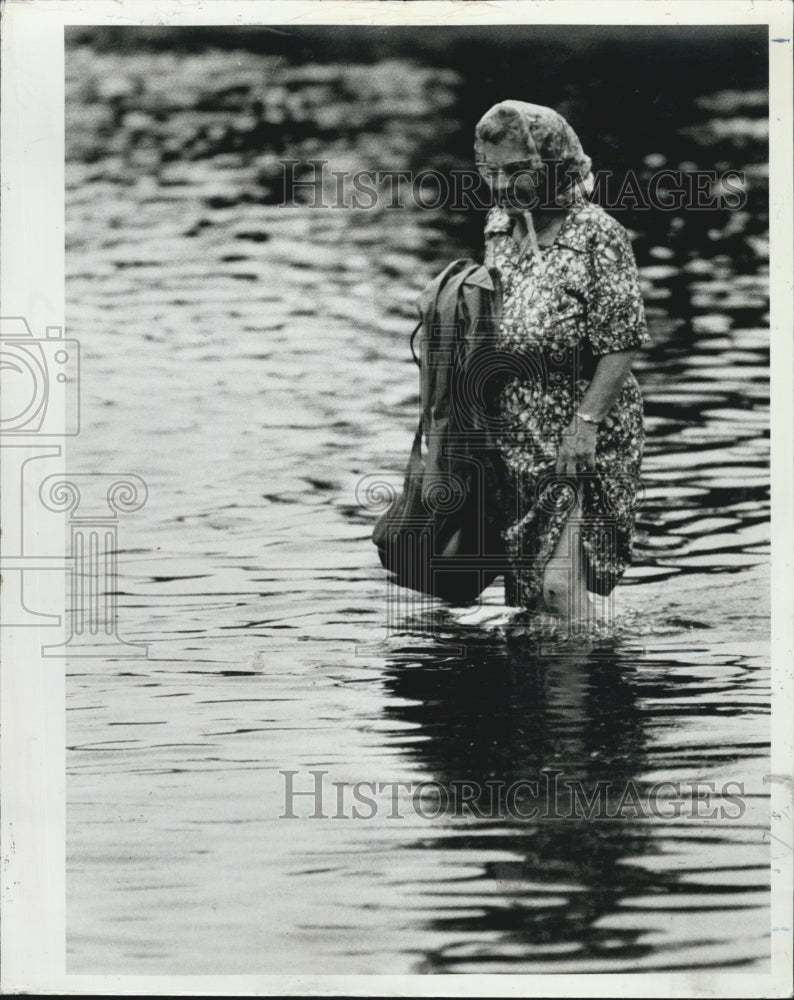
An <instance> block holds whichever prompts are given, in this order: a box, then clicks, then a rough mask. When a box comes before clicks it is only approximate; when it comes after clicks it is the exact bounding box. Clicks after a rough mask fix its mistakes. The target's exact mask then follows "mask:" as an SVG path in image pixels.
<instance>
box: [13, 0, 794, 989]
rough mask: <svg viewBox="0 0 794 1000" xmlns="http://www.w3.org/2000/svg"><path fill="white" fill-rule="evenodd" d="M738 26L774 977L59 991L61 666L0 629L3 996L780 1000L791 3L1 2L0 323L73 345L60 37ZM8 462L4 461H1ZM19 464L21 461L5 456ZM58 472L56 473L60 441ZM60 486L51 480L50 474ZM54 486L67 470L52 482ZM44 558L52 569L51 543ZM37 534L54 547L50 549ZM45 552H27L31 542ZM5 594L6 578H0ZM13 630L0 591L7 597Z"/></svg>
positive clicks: (111, 983)
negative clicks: (742, 39) (21, 322)
mask: <svg viewBox="0 0 794 1000" xmlns="http://www.w3.org/2000/svg"><path fill="white" fill-rule="evenodd" d="M511 22H512V23H516V22H520V23H537V24H614V25H623V24H631V25H652V24H664V25H683V24H693V25H706V26H712V25H725V24H733V25H743V24H747V25H750V24H756V25H757V24H766V25H768V28H769V101H770V103H769V117H770V130H771V131H770V242H771V255H770V286H771V287H770V292H771V313H770V337H771V369H770V386H771V396H772V400H771V402H772V409H771V438H772V441H771V453H772V458H771V470H772V475H771V478H772V538H773V539H774V542H773V546H772V556H771V570H772V593H771V598H772V603H771V607H772V667H773V669H772V689H773V692H774V697H773V710H772V732H773V744H772V764H771V773H770V774H769V776H768V779H769V782H770V784H771V815H772V830H771V855H772V862H771V866H772V893H771V902H772V928H771V930H772V934H771V942H772V965H771V970H772V971H771V973H770V974H769V975H768V976H765V975H759V974H758V973H752V974H746V973H745V974H742V973H734V972H715V971H714V970H705V971H703V972H696V971H691V972H687V973H669V974H668V973H654V974H647V975H634V976H625V975H565V974H562V975H533V976H528V975H497V976H488V975H451V976H444V977H437V976H418V975H417V976H386V975H372V976H336V975H333V976H314V975H312V976H307V975H301V974H300V973H298V972H296V974H295V975H290V976H264V975H263V976H257V975H230V976H227V975H223V976H192V975H182V976H127V975H112V976H86V975H67V973H66V950H65V929H66V927H65V921H66V917H65V870H64V869H65V845H64V830H65V773H64V769H65V723H64V702H65V682H64V677H63V661H58V660H49V661H47V660H45V659H42V657H41V655H40V648H41V635H40V633H39V631H38V629H37V628H35V627H27V628H24V627H20V628H16V627H15V626H14V625H13V623H12V624H7V625H6V626H5V627H3V628H2V630H1V632H0V643H1V646H0V649H1V651H2V673H1V674H0V693H1V694H2V708H1V712H2V715H1V717H0V722H1V726H2V728H1V731H2V746H1V748H0V753H1V756H0V782H1V784H0V796H1V800H2V866H1V867H2V897H1V898H2V955H3V965H2V982H1V984H0V986H1V988H2V991H3V992H4V993H14V992H33V993H35V992H42V993H62V994H75V993H86V994H103V993H105V994H106V993H113V994H119V995H123V994H152V995H153V994H160V993H163V994H176V995H178V994H187V993H189V994H204V993H206V994H212V993H214V994H242V995H277V994H293V995H295V994H300V995H304V994H307V995H311V994H337V995H338V994H347V995H353V996H359V995H361V996H364V995H375V996H380V995H384V996H388V995H403V996H450V995H471V996H526V995H546V996H571V995H575V996H583V997H585V996H593V997H595V996H604V995H611V996H642V997H644V996H671V997H683V996H687V997H689V996H703V997H705V996H708V997H713V996H748V997H756V996H758V997H760V996H763V997H777V996H781V997H782V996H788V995H790V991H791V975H792V973H791V967H792V907H791V900H792V887H793V884H794V883H793V882H792V812H793V810H792V794H793V790H794V782H793V780H792V779H793V771H794V748H793V745H792V719H794V702H793V701H792V687H793V686H792V671H791V664H792V660H794V625H793V623H792V613H791V608H792V604H793V603H794V602H793V601H792V570H793V569H794V567H793V566H792V561H793V560H792V555H793V553H794V532H793V530H792V528H793V525H792V520H793V519H792V510H793V509H794V474H793V472H794V469H793V466H794V463H793V462H792V448H791V441H792V427H793V418H792V413H793V410H792V398H793V396H794V393H793V392H792V389H793V387H792V370H794V350H793V349H792V345H793V338H792V330H793V329H794V315H793V312H794V311H793V309H792V285H793V282H792V272H793V270H794V268H793V267H792V245H794V227H793V226H792V205H794V184H793V183H792V182H793V178H794V172H793V167H792V141H791V128H792V118H793V115H792V3H791V2H790V0H754V2H744V0H705V2H703V0H700V2H695V0H669V2H662V0H603V2H600V3H597V4H596V3H593V2H592V0H537V2H535V0H530V2H523V0H491V2H482V3H480V2H476V0H475V2H468V3H461V2H458V0H425V2H415V3H407V2H392V0H385V2H369V0H339V2H331V0H282V2H277V0H204V2H202V3H195V2H193V0H121V2H118V0H7V2H6V4H5V7H4V8H3V11H2V102H1V104H0V115H1V116H2V117H1V118H0V161H1V162H0V179H1V180H0V182H1V183H2V195H3V198H2V217H1V218H0V260H1V261H2V272H0V315H2V316H24V317H26V318H27V320H28V323H29V325H30V327H31V329H32V330H33V332H34V335H36V336H41V333H40V331H43V330H44V329H45V328H46V327H53V326H55V327H57V326H60V327H61V329H66V325H67V324H66V319H67V317H66V316H65V305H64V28H65V27H66V26H68V25H79V24H85V25H88V24H90V25H102V24H105V25H114V26H125V25H130V26H133V25H169V26H176V25H200V26H209V25H223V24H229V25H258V24H261V25H275V24H288V23H289V24H292V25H300V24H307V25H308V24H311V25H322V24H327V25H332V24H366V25H406V24H413V25H423V26H424V25H428V26H429V25H451V24H469V25H478V24H481V25H490V24H493V23H511ZM4 451H5V449H4ZM11 451H13V449H8V452H6V453H5V454H3V456H2V459H3V462H2V466H0V472H2V479H3V487H4V489H3V491H2V496H3V501H2V503H3V507H2V517H3V526H4V531H3V551H2V557H3V560H4V564H3V568H4V570H9V572H12V571H14V572H20V575H21V570H18V569H17V570H15V569H14V562H13V557H14V556H16V555H18V553H15V552H13V551H9V548H8V545H9V543H8V540H7V534H8V532H7V530H6V529H7V528H8V527H9V526H10V525H13V524H14V523H16V522H18V520H19V518H20V510H21V507H20V505H22V504H24V503H25V497H24V496H21V495H20V491H19V485H18V483H19V479H18V468H17V465H16V464H15V463H14V462H13V461H10V460H8V453H9V452H11ZM14 454H15V457H17V458H19V457H20V455H21V453H19V452H16V453H14ZM50 454H51V456H52V458H54V459H55V460H56V462H57V460H58V457H59V456H60V460H61V462H62V460H63V455H62V452H61V449H59V446H58V444H57V436H55V437H54V438H53V443H52V445H51V452H50ZM51 468H53V469H54V470H55V471H57V470H58V466H57V464H55V465H53V466H51ZM62 471H65V470H62ZM41 531H42V532H43V535H42V536H41V537H39V538H38V540H39V541H40V542H41V549H42V551H55V552H63V553H64V555H65V537H64V536H63V533H62V532H59V531H57V530H55V531H53V530H52V529H48V528H47V527H46V525H45V526H43V527H42V529H41ZM47 531H49V532H50V534H49V536H47ZM37 537H38V536H37ZM38 575H39V576H41V577H42V581H41V583H40V584H37V586H39V587H40V597H41V602H42V606H56V607H57V606H60V605H61V604H62V598H63V576H62V575H61V574H59V573H57V572H51V573H41V574H38ZM3 576H4V581H5V580H6V579H7V574H6V572H4V574H3ZM0 600H1V601H2V604H0V622H2V621H5V622H7V621H8V619H7V617H6V615H7V613H8V612H9V600H10V597H9V593H8V587H7V586H4V587H3V590H2V596H1V597H0Z"/></svg>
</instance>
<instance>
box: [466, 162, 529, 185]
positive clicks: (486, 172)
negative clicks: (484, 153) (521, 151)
mask: <svg viewBox="0 0 794 1000" xmlns="http://www.w3.org/2000/svg"><path fill="white" fill-rule="evenodd" d="M535 162H536V161H535V160H512V161H511V162H510V163H503V164H502V165H501V167H497V166H494V165H493V164H492V163H483V162H479V163H476V164H475V166H476V167H477V170H478V171H479V172H480V176H481V177H484V178H485V179H486V180H488V181H490V180H494V179H495V178H496V177H498V176H499V174H504V175H505V176H506V177H513V176H514V175H515V174H519V173H522V174H539V173H540V169H539V168H538V167H536V166H535Z"/></svg>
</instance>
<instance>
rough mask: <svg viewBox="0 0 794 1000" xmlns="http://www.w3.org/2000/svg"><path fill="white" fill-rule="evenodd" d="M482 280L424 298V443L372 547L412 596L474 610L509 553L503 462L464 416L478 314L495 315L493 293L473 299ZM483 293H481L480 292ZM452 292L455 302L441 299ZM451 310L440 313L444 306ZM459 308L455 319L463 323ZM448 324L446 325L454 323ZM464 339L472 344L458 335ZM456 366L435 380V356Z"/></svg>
mask: <svg viewBox="0 0 794 1000" xmlns="http://www.w3.org/2000/svg"><path fill="white" fill-rule="evenodd" d="M475 271H476V272H477V274H480V275H481V273H482V271H481V268H480V267H479V266H478V265H475V264H474V263H473V262H471V261H456V262H453V264H452V265H450V266H449V267H448V268H447V269H446V270H445V271H444V272H443V273H442V275H440V276H439V278H437V279H436V280H435V282H433V283H432V284H431V286H429V289H432V291H433V292H434V294H433V295H432V296H428V293H427V291H426V293H425V296H424V301H425V309H424V315H423V320H422V322H420V324H419V326H418V327H417V328H416V330H414V333H413V335H412V337H411V351H412V353H413V339H414V337H415V336H416V333H417V332H418V330H419V329H420V327H424V337H423V360H424V362H425V364H424V366H423V365H421V363H420V362H419V360H418V359H417V357H416V354H415V353H414V360H415V361H416V362H417V364H419V365H420V370H421V371H422V403H423V406H422V416H421V418H420V420H419V426H418V428H417V431H416V434H415V436H414V442H413V447H412V448H411V455H410V458H409V460H408V467H407V469H406V473H405V480H404V483H403V491H402V493H401V494H400V495H399V496H398V497H396V498H395V500H394V501H393V502H392V504H391V506H390V507H389V509H388V510H387V511H385V513H383V514H382V515H381V516H380V517H379V518H378V520H377V522H376V524H375V528H374V531H373V534H372V541H373V542H374V543H375V545H376V546H377V548H378V555H379V556H380V561H381V563H382V564H383V566H384V568H385V569H387V570H390V571H391V572H392V573H393V575H394V576H393V580H394V582H395V583H397V584H399V585H400V586H402V587H408V588H410V589H411V590H417V591H420V592H422V593H425V594H430V595H432V596H434V597H440V598H443V599H444V600H446V601H450V602H452V603H455V604H465V603H468V602H470V601H473V600H474V599H475V598H477V597H478V596H479V594H481V593H482V591H483V590H485V588H486V587H487V586H489V585H490V584H491V583H492V582H493V581H494V580H495V579H496V577H497V576H498V575H499V573H501V572H502V569H501V568H500V562H501V559H500V558H499V557H500V555H501V553H502V551H503V548H502V542H501V537H500V536H499V533H498V529H497V527H496V523H495V520H494V518H493V517H492V516H491V515H490V513H489V510H488V509H487V508H488V506H489V505H490V501H491V495H492V488H491V487H492V474H493V458H494V452H493V449H492V448H483V442H484V441H485V439H486V436H483V435H482V434H478V433H477V431H476V429H475V427H474V426H473V425H472V422H471V420H470V419H469V418H467V416H466V415H465V414H462V413H461V410H460V408H459V407H458V406H456V402H457V399H456V396H457V389H458V382H459V378H460V373H461V369H462V365H463V361H464V359H465V357H467V356H471V355H472V354H473V352H474V350H475V348H476V346H477V345H476V339H475V337H476V335H475V334H474V332H473V331H474V326H475V320H476V319H477V317H476V316H475V315H473V314H472V308H473V305H476V306H478V307H479V308H480V309H481V310H488V309H492V308H493V307H494V300H493V297H492V296H489V295H487V294H486V292H485V289H484V288H483V286H477V287H475V288H474V289H473V288H472V286H471V285H469V286H467V287H466V290H465V293H464V289H463V285H464V280H465V277H466V276H467V275H473V274H474V273H475ZM477 288H479V291H478V290H477ZM444 290H446V291H447V293H448V294H447V295H446V297H444V296H442V295H441V294H440V293H441V292H442V291H444ZM439 303H442V306H441V312H440V313H439V309H438V305H439ZM453 305H454V315H453ZM445 321H446V322H445ZM453 321H456V322H457V330H458V331H460V330H461V329H463V332H464V336H463V337H461V336H459V335H456V333H455V332H451V331H452V330H453V326H454V325H455V323H454V322H453ZM432 352H435V353H436V354H442V355H443V356H445V357H447V358H448V359H449V362H450V363H449V364H447V365H445V366H442V367H439V368H438V370H437V371H430V370H429V366H428V364H427V359H428V358H429V357H430V356H431V353H432ZM428 422H432V424H433V427H432V428H431V431H432V433H433V441H432V443H431V447H430V450H429V453H428V456H427V458H426V459H425V458H423V457H422V436H423V434H424V432H425V429H426V426H427V423H428Z"/></svg>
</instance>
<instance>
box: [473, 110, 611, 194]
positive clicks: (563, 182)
mask: <svg viewBox="0 0 794 1000" xmlns="http://www.w3.org/2000/svg"><path fill="white" fill-rule="evenodd" d="M494 128H498V129H500V130H502V131H505V132H507V134H509V135H516V137H517V138H519V139H522V140H523V142H524V145H525V146H526V150H527V156H526V159H528V160H530V161H532V168H533V169H539V168H541V167H544V166H545V167H546V168H547V177H548V181H547V183H548V184H549V188H550V189H549V195H550V196H551V198H552V199H553V200H554V201H555V202H556V204H558V205H565V204H571V203H572V202H573V201H577V200H580V199H581V197H582V192H583V191H584V192H588V193H589V191H590V190H591V189H592V186H593V175H592V173H591V171H590V167H591V165H592V161H591V160H590V157H589V156H588V155H587V154H586V153H585V151H584V150H583V149H582V144H581V143H580V142H579V138H578V136H577V135H576V133H575V132H574V130H573V129H572V128H571V126H570V125H569V124H568V122H567V121H566V120H565V119H564V118H563V117H562V115H561V114H558V113H557V112H556V111H554V110H553V109H552V108H546V107H543V105H541V104H528V103H527V102H526V101H500V102H499V104H494V106H493V107H492V108H490V109H489V110H488V111H486V112H485V114H484V115H483V116H482V118H481V119H480V120H479V121H478V122H477V126H476V128H475V130H474V154H475V158H476V159H477V160H482V159H483V155H484V151H483V144H484V143H485V142H487V141H488V139H487V138H485V137H484V136H483V132H487V131H488V130H489V129H494Z"/></svg>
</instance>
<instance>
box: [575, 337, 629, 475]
mask: <svg viewBox="0 0 794 1000" xmlns="http://www.w3.org/2000/svg"><path fill="white" fill-rule="evenodd" d="M636 353H637V352H636V350H635V349H634V348H630V349H628V350H624V351H610V352H609V354H603V355H602V356H601V358H600V359H599V361H598V364H597V366H596V370H595V373H594V374H593V378H592V380H591V382H590V385H589V386H588V387H587V391H586V392H585V394H584V396H583V397H582V401H581V403H580V404H579V408H578V410H577V413H576V414H574V418H573V420H572V421H571V423H570V424H569V425H568V426H567V427H566V428H565V431H564V432H563V437H562V442H561V444H560V451H559V455H558V456H557V466H556V471H557V473H558V474H559V475H563V476H575V475H576V473H577V472H592V471H595V448H596V436H597V430H598V423H600V422H601V421H602V420H603V419H604V417H605V416H606V415H607V414H608V413H609V411H610V410H611V409H612V407H613V405H614V404H615V402H616V401H617V398H618V396H619V395H620V390H621V388H622V387H623V383H624V382H625V380H626V376H627V375H628V374H629V372H630V371H631V365H632V362H633V360H634V356H635V354H636ZM580 413H581V414H584V415H585V416H586V417H592V418H593V420H595V421H596V423H590V422H588V421H585V420H582V419H581V417H579V416H578V414H580Z"/></svg>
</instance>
